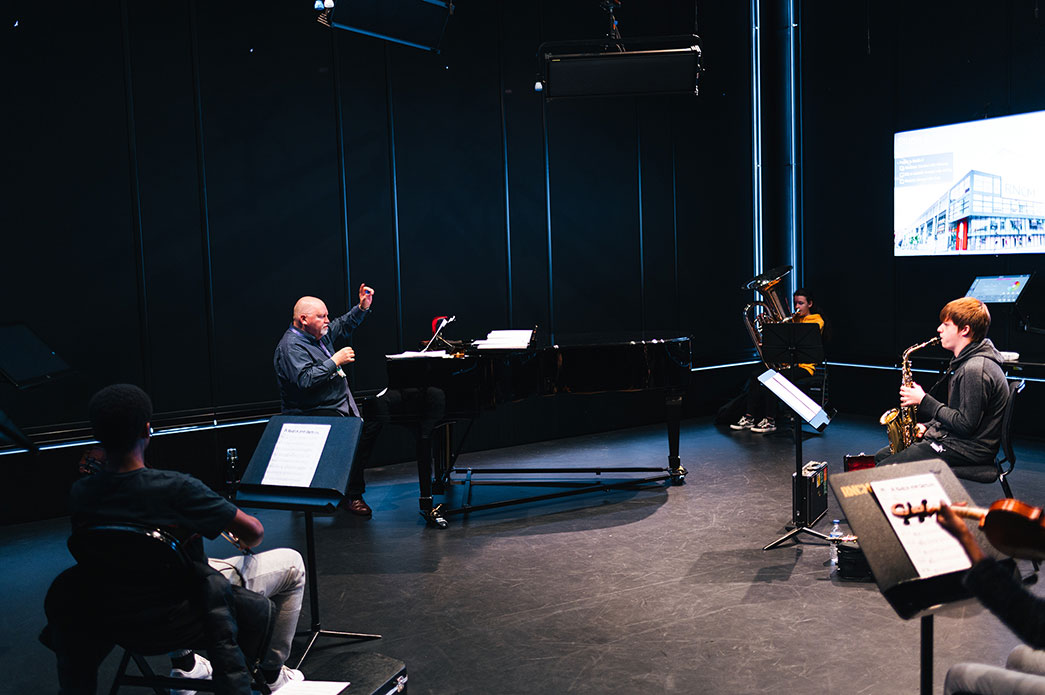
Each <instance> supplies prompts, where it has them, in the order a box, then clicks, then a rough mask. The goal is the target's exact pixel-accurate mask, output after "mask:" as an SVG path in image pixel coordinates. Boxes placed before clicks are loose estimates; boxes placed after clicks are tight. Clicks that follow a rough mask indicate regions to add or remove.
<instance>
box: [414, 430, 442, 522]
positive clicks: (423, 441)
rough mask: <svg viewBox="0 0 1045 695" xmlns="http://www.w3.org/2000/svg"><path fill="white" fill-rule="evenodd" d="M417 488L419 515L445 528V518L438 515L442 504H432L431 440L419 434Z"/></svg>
mask: <svg viewBox="0 0 1045 695" xmlns="http://www.w3.org/2000/svg"><path fill="white" fill-rule="evenodd" d="M417 488H418V492H419V494H420V496H419V497H418V499H417V505H418V507H419V508H420V512H421V516H422V517H423V518H424V520H425V521H427V522H428V523H429V524H431V525H433V526H438V527H439V528H446V527H447V523H446V519H444V518H443V517H442V516H441V515H440V507H441V506H442V505H439V506H436V507H433V506H432V440H431V438H430V437H422V436H420V434H418V437H417Z"/></svg>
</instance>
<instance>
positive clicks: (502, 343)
mask: <svg viewBox="0 0 1045 695" xmlns="http://www.w3.org/2000/svg"><path fill="white" fill-rule="evenodd" d="M532 338H533V329H532V328H531V329H527V330H521V331H520V330H505V331H490V332H489V333H487V334H486V338H485V339H484V340H476V341H475V342H473V343H472V345H474V346H475V347H477V348H479V349H480V350H523V349H526V348H527V347H529V345H530V340H531V339H532Z"/></svg>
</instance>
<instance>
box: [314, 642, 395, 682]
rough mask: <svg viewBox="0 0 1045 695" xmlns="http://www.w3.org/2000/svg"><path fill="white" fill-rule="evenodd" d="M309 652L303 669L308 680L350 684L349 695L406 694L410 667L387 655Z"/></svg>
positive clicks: (333, 649) (328, 649)
mask: <svg viewBox="0 0 1045 695" xmlns="http://www.w3.org/2000/svg"><path fill="white" fill-rule="evenodd" d="M325 646H326V648H324V649H316V650H315V651H312V652H309V656H308V659H306V660H305V663H304V664H303V665H302V666H301V670H302V672H303V673H304V674H305V679H306V680H317V681H349V682H350V683H351V685H349V686H348V687H347V688H345V689H344V690H343V691H342V692H343V693H344V694H345V695H349V694H351V695H396V694H397V693H405V692H406V683H407V675H406V664H404V663H403V662H402V661H400V660H399V659H394V658H392V657H390V656H385V655H384V654H375V653H374V652H350V651H346V650H345V649H344V648H343V647H341V646H340V645H337V646H331V645H329V643H328V644H327V645H325Z"/></svg>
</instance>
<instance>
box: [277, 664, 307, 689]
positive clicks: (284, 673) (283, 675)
mask: <svg viewBox="0 0 1045 695" xmlns="http://www.w3.org/2000/svg"><path fill="white" fill-rule="evenodd" d="M303 680H305V674H304V673H302V672H301V671H298V670H297V669H296V668H287V666H286V664H284V665H283V666H282V667H281V668H280V669H279V676H278V677H277V678H276V680H274V681H272V682H271V683H269V690H271V691H272V692H276V691H277V690H279V689H280V688H282V687H283V686H284V685H286V684H287V683H289V682H290V681H303Z"/></svg>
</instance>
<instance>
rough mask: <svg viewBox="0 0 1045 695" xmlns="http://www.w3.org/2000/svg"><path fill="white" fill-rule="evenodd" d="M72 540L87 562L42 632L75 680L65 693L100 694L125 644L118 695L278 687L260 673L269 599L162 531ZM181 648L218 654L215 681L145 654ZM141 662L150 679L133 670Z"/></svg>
mask: <svg viewBox="0 0 1045 695" xmlns="http://www.w3.org/2000/svg"><path fill="white" fill-rule="evenodd" d="M68 546H69V551H70V552H71V553H72V555H73V557H74V558H75V559H76V561H77V565H76V566H75V567H72V568H70V569H68V570H66V571H65V572H63V573H62V574H61V575H59V577H58V578H57V579H56V580H55V581H54V583H53V584H52V585H51V589H50V590H49V591H48V596H47V600H46V604H45V608H46V612H47V617H48V621H49V625H48V628H46V629H45V634H44V635H42V636H41V639H42V640H43V641H45V644H47V643H48V642H50V644H48V646H51V647H52V648H53V649H55V651H56V652H57V653H58V661H59V680H60V681H61V680H63V678H65V679H66V681H67V683H73V685H71V686H69V685H67V683H63V684H62V685H63V690H65V689H67V690H69V691H70V692H80V691H81V688H82V689H83V690H84V691H91V690H93V686H94V683H95V681H96V678H97V676H96V671H97V666H98V664H99V663H100V661H101V660H102V659H104V657H105V655H106V654H108V652H109V651H111V649H112V646H113V645H118V646H120V647H122V648H123V649H124V654H123V656H122V658H121V660H120V665H119V668H118V670H117V674H116V678H115V680H114V682H113V684H112V688H111V690H110V691H109V692H110V695H113V694H115V693H116V692H117V691H118V690H119V689H120V688H121V687H122V686H137V687H148V688H151V689H152V690H153V691H154V692H155V693H157V694H165V693H167V692H168V690H169V689H171V688H175V689H179V690H197V691H201V692H228V693H248V694H249V693H250V690H251V686H252V684H253V687H254V689H255V690H259V691H260V692H262V693H268V692H269V689H268V686H267V685H266V684H265V681H264V678H263V677H262V676H261V674H260V671H259V670H258V664H259V663H260V660H261V657H262V656H263V655H264V654H265V652H266V651H267V649H268V642H269V638H270V636H271V633H272V628H273V624H274V617H275V608H274V606H273V604H272V602H271V601H270V600H269V599H268V598H266V597H264V596H261V595H260V594H256V593H254V592H251V591H247V590H246V589H243V588H242V587H237V586H232V585H231V584H229V583H228V581H227V580H226V579H225V578H224V577H223V576H222V575H221V574H219V573H217V572H212V571H210V570H209V569H208V568H206V567H203V566H202V565H203V563H202V562H195V561H193V559H192V558H191V557H190V556H189V554H188V553H187V552H186V550H185V549H184V548H183V547H182V544H181V543H180V542H179V541H178V540H177V539H176V538H175V537H174V536H172V535H171V534H169V533H167V532H166V531H164V530H162V529H159V528H155V527H149V526H143V525H138V524H132V523H119V524H105V525H97V526H90V527H85V528H82V529H78V530H76V531H75V532H74V533H73V535H72V536H71V537H70V538H69V542H68ZM216 621H217V622H216ZM222 640H224V641H222ZM85 647H86V648H85ZM178 649H206V650H208V656H209V657H210V659H211V662H212V664H213V666H214V677H213V680H197V679H187V678H172V677H170V676H168V675H166V674H162V675H161V674H157V673H156V672H155V671H153V669H152V668H151V667H150V666H149V664H148V662H147V661H146V659H145V658H144V657H145V656H155V655H160V654H166V653H168V652H171V651H175V650H178ZM84 653H87V654H89V656H87V657H85V656H83V654H84ZM63 659H64V661H63ZM132 660H133V661H134V663H135V664H136V665H137V667H138V670H139V671H140V673H141V675H140V676H135V675H131V674H129V673H128V672H127V671H128V667H129V664H130V662H131V661H132ZM92 666H93V671H92V670H91V669H92ZM84 683H87V684H88V685H87V686H83V684H84Z"/></svg>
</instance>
